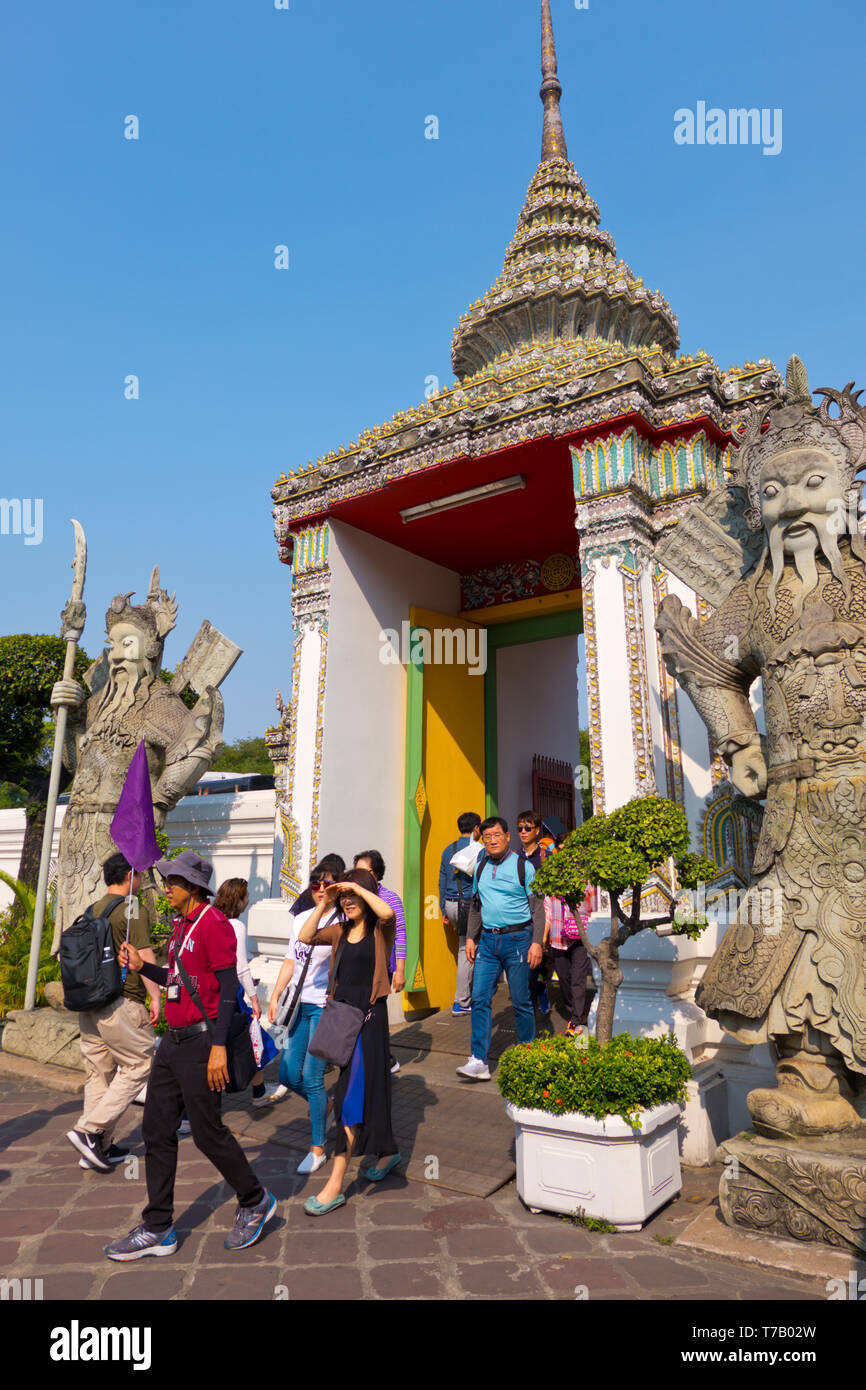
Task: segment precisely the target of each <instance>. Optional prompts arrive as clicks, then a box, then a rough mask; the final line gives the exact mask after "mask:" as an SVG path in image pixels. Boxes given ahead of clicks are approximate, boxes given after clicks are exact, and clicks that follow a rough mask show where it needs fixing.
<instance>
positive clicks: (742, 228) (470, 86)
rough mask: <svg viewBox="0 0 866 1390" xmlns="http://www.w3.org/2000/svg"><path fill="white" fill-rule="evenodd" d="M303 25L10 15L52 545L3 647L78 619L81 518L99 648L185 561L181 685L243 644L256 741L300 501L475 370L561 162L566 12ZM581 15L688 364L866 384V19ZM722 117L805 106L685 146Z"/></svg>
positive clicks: (388, 12)
mask: <svg viewBox="0 0 866 1390" xmlns="http://www.w3.org/2000/svg"><path fill="white" fill-rule="evenodd" d="M289 3H290V8H289V9H288V10H276V9H275V8H274V4H273V0H161V3H160V2H157V3H153V2H152V3H150V4H144V3H137V4H136V3H132V0H110V2H109V0H98V2H97V0H78V3H76V4H75V5H70V4H68V3H59V0H47V2H45V3H40V4H38V5H18V6H7V7H6V11H5V14H4V18H3V21H2V28H3V40H4V41H3V44H2V58H0V118H2V129H3V131H4V136H5V139H4V141H3V151H2V163H0V178H2V189H3V202H4V216H3V218H2V220H0V253H2V263H3V270H4V291H3V310H4V312H3V319H4V332H3V335H2V339H0V354H2V362H0V395H2V421H3V427H2V435H0V447H2V472H0V493H2V495H3V496H5V497H16V496H17V497H22V498H33V497H42V498H43V499H44V540H43V542H42V544H41V545H38V546H36V545H33V546H25V545H24V542H23V537H20V536H11V535H7V536H3V535H0V631H3V632H18V631H32V632H45V631H55V630H56V628H57V623H58V613H59V609H60V608H61V606H62V604H63V602H64V600H65V597H66V595H67V593H68V590H69V584H70V579H71V573H70V570H69V564H70V562H71V557H72V528H71V527H70V525H69V520H68V519H69V517H70V516H76V517H77V518H78V519H79V520H80V521H81V522H82V524H83V525H84V528H85V531H86V533H87V539H88V546H89V565H88V580H87V588H86V593H85V598H86V600H87V602H88V606H89V619H88V624H87V629H86V631H85V636H84V645H85V647H86V648H87V649H88V651H90V652H91V653H93V654H96V653H98V651H99V648H100V646H101V641H102V622H103V614H104V612H105V609H106V607H107V606H108V603H109V601H110V599H111V597H112V596H113V594H114V593H115V592H117V591H118V590H119V589H122V590H127V589H130V588H135V589H136V590H137V592H138V594H139V595H143V592H144V590H145V589H146V587H147V580H148V576H149V573H150V569H151V567H152V566H153V564H155V563H158V564H159V565H160V567H161V571H162V578H163V582H164V583H165V584H166V585H167V586H168V588H169V589H170V590H171V589H177V592H178V598H179V601H180V620H179V623H178V627H177V629H176V631H175V632H174V633H173V634H172V635H171V637H170V638H169V640H168V643H167V647H166V662H167V663H168V664H171V665H173V664H175V662H176V661H178V660H179V659H180V657H181V656H182V655H183V652H184V651H185V649H186V644H187V643H188V641H189V640H191V638H192V637H193V635H194V633H195V630H196V629H197V627H198V624H199V622H200V621H201V619H202V618H204V617H208V618H210V619H211V621H212V622H214V623H215V624H216V625H217V626H218V627H220V628H221V629H222V630H223V631H224V632H225V633H226V634H227V635H228V636H229V637H231V638H232V639H233V640H234V641H236V642H237V643H238V644H239V645H241V646H242V647H244V649H245V655H244V657H243V658H242V660H241V662H240V663H239V664H238V666H237V667H236V668H235V671H234V672H233V673H232V675H231V676H230V677H229V678H228V680H227V681H226V683H225V685H224V687H223V693H224V696H225V700H226V729H225V732H226V737H227V738H228V739H234V738H237V737H240V736H244V735H246V734H251V733H260V732H261V731H262V730H263V728H264V726H265V725H266V724H268V723H270V722H272V719H273V717H274V703H273V696H274V691H275V689H276V687H277V686H280V687H282V689H283V691H284V692H285V691H286V690H287V688H288V685H289V664H290V633H291V629H290V608H289V574H288V571H287V570H286V569H285V568H284V567H283V566H281V565H279V564H278V562H277V559H276V549H275V545H274V542H273V539H272V521H271V517H270V508H271V505H272V504H271V500H270V496H269V493H270V488H271V487H272V485H273V482H274V480H275V479H276V477H277V476H278V474H279V473H280V472H282V471H284V470H285V471H290V470H291V469H293V468H296V467H298V466H300V465H303V464H305V463H306V462H307V461H308V460H310V459H312V458H315V457H317V456H318V455H320V454H322V453H325V452H326V451H327V450H329V449H331V448H333V447H336V446H338V445H340V444H342V443H346V442H348V441H349V440H350V439H356V438H357V436H358V433H359V432H360V430H361V429H362V428H364V427H365V426H368V425H372V424H375V423H377V422H379V421H380V420H383V419H385V418H387V417H388V416H390V415H391V414H392V413H393V412H394V411H395V410H398V409H401V408H404V407H406V406H409V405H412V404H415V403H417V402H418V401H420V400H421V399H423V395H424V388H425V378H426V377H427V376H428V375H430V374H435V375H437V376H438V377H439V378H440V380H441V382H442V383H443V384H445V383H446V382H450V381H451V379H452V377H451V372H450V339H451V333H452V331H453V328H454V325H455V324H456V322H457V318H458V316H459V315H460V313H462V312H463V311H464V309H465V308H466V307H468V305H469V303H470V302H471V301H472V300H474V299H475V298H477V297H478V296H479V295H480V294H481V293H483V291H484V290H486V289H487V287H488V286H489V285H490V283H491V282H492V281H493V280H494V279H495V277H496V275H497V274H498V273H499V270H500V268H501V265H502V259H503V255H504V251H505V247H506V245H507V243H508V241H509V239H510V237H511V235H512V233H513V230H514V224H515V220H516V217H517V214H518V212H519V210H520V206H521V203H522V201H523V197H524V194H525V190H526V186H527V184H528V182H529V180H530V178H531V177H532V174H533V173H534V171H535V168H536V167H537V163H538V158H539V143H540V133H541V103H540V101H539V99H538V84H539V38H538V35H539V4H538V3H537V0H471V3H470V2H469V0H436V3H432V0H413V3H407V0H400V2H398V0H369V3H366V4H359V3H350V0H289ZM553 18H554V25H555V28H556V37H557V46H558V52H559V69H560V77H561V80H562V83H563V87H564V96H563V115H564V120H565V128H566V135H567V139H568V144H569V153H570V155H571V158H572V159H573V160H574V162H575V164H576V166H577V168H578V170H579V171H580V173H581V174H582V175H583V177H584V178H585V180H586V182H587V185H588V188H589V191H590V193H591V194H592V196H593V197H594V198H595V199H596V201H597V202H598V203H599V204H600V207H601V212H602V224H603V225H604V226H605V227H607V229H608V230H609V231H610V232H612V234H613V236H614V237H615V239H616V242H617V251H618V253H619V254H620V255H621V256H623V257H624V258H625V259H626V260H628V261H629V262H630V264H631V265H632V268H633V269H634V270H635V272H636V273H637V274H638V275H642V276H643V278H644V281H645V283H647V284H648V285H650V286H652V287H658V288H659V289H661V291H662V292H663V293H664V294H665V296H666V297H667V299H668V300H669V302H670V304H671V305H672V307H673V309H674V310H675V312H676V313H677V314H678V316H679V322H680V333H681V339H682V348H683V350H685V351H694V350H696V349H697V348H699V347H703V348H705V349H706V350H707V351H708V352H710V353H712V355H713V356H714V357H715V358H716V360H717V361H718V362H719V363H720V364H721V365H722V367H727V366H728V365H730V364H731V363H733V362H742V361H744V360H746V359H747V358H748V359H755V358H757V357H758V356H760V355H761V354H766V355H767V356H769V357H771V358H773V360H774V361H775V362H776V363H777V365H779V366H780V367H784V363H785V360H786V358H787V356H788V355H789V354H790V353H791V352H795V351H796V352H798V353H799V354H800V355H801V356H802V357H803V358H804V360H805V362H806V365H807V368H808V370H809V374H810V379H811V381H812V384H813V385H825V384H826V385H835V386H839V385H842V384H843V383H844V382H845V381H847V380H849V379H850V378H851V377H854V378H856V379H857V380H858V382H860V383H863V384H866V370H864V368H866V363H864V349H863V324H864V321H866V315H864V307H866V305H864V301H866V292H864V287H863V274H862V245H863V234H862V228H863V225H864V191H863V179H862V174H861V170H860V158H861V151H862V148H863V134H864V120H866V118H864V113H863V105H862V65H863V58H864V31H866V10H864V9H863V7H861V6H859V5H857V4H855V3H853V2H852V3H845V0H837V3H835V4H834V5H832V6H831V7H829V8H826V9H823V10H818V9H816V7H815V6H814V5H812V4H809V5H807V4H805V3H800V0H764V3H763V4H761V5H760V6H756V5H755V4H754V3H753V0H728V3H725V4H724V5H695V4H688V3H686V0H660V2H659V3H648V2H647V3H641V2H640V0H589V6H588V8H587V9H586V10H577V9H576V8H575V6H574V4H573V3H572V0H553ZM699 101H705V102H706V103H707V105H708V106H720V107H722V108H728V107H738V106H747V107H751V106H756V107H759V108H764V107H766V108H770V109H774V108H777V107H778V108H781V109H782V112H783V127H782V129H783V142H782V150H781V153H780V154H778V155H777V156H766V155H763V154H762V152H761V149H760V147H754V146H746V147H741V146H733V147H730V146H725V147H722V146H708V145H703V146H699V145H695V146H681V145H677V144H676V143H675V142H674V139H673V132H674V111H675V110H677V109H678V108H683V107H690V108H692V109H695V108H696V106H697V103H698V102H699ZM431 114H433V115H436V116H437V117H438V119H439V139H438V140H427V139H425V138H424V129H425V118H426V117H427V116H428V115H431ZM128 115H136V116H137V117H138V118H139V121H140V138H139V139H138V140H136V141H132V140H126V139H124V118H125V117H127V116H128ZM279 244H285V245H287V246H288V247H289V251H290V268H289V270H287V271H278V270H276V269H275V268H274V247H275V246H276V245H279ZM130 374H135V375H136V376H138V377H139V381H140V398H139V399H138V400H127V399H125V398H124V380H125V378H126V377H127V376H128V375H130Z"/></svg>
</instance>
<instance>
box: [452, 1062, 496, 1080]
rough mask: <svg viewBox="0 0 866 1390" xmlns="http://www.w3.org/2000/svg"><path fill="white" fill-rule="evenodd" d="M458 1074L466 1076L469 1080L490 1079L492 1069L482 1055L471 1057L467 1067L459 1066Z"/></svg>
mask: <svg viewBox="0 0 866 1390" xmlns="http://www.w3.org/2000/svg"><path fill="white" fill-rule="evenodd" d="M457 1075H458V1076H465V1077H467V1078H468V1080H469V1081H489V1080H490V1069H489V1067H488V1066H487V1063H486V1062H482V1061H481V1059H480V1057H470V1058H469V1061H468V1062H467V1063H466V1065H465V1067H458V1068H457Z"/></svg>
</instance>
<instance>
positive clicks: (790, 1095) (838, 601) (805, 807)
mask: <svg viewBox="0 0 866 1390" xmlns="http://www.w3.org/2000/svg"><path fill="white" fill-rule="evenodd" d="M852 387H853V382H851V383H849V384H848V386H846V387H845V389H844V390H843V391H841V392H838V391H833V390H829V389H825V388H821V390H820V391H819V393H818V394H820V395H822V396H823V397H824V399H823V401H822V403H821V405H820V407H816V406H814V405H813V403H812V397H811V393H810V391H809V387H808V382H807V380H806V375H805V371H804V369H803V367H802V364H801V363H800V362H799V360H798V359H797V358H792V359H791V362H790V363H789V366H788V391H787V399H786V401H785V402H784V403H783V404H781V405H775V406H773V407H771V408H770V409H769V411H766V410H765V411H761V412H759V411H757V410H756V409H755V408H754V407H752V408H751V414H750V416H749V417H748V419H747V422H746V427H745V430H744V433H743V435H742V439H741V443H740V447H739V449H738V450H737V451H736V454H735V459H734V470H735V471H734V474H733V477H732V478H731V483H730V486H729V488H728V489H727V498H726V501H727V504H728V508H729V512H730V515H731V517H732V518H733V519H734V521H735V523H736V524H737V525H738V526H742V523H743V519H745V521H746V522H747V523H748V527H749V528H750V530H751V533H752V537H751V542H750V541H749V540H748V539H747V540H746V541H745V542H744V543H743V545H742V546H741V555H742V556H745V557H746V560H745V562H744V565H743V567H742V568H743V571H744V572H743V573H741V574H738V573H737V566H736V565H733V566H731V565H729V566H728V568H729V576H728V581H727V582H726V584H725V587H724V592H725V595H726V596H725V597H723V598H722V600H721V602H720V603H719V606H718V608H717V609H716V611H715V613H714V614H713V615H712V616H711V617H710V618H709V619H708V620H707V621H706V622H698V621H697V620H696V619H695V618H693V617H692V615H691V614H690V612H689V611H688V609H687V608H685V607H684V606H683V604H682V603H681V602H680V601H679V599H677V598H676V597H673V596H672V597H669V598H667V599H666V600H665V601H664V603H663V604H662V607H661V610H660V614H659V618H658V624H657V626H658V630H659V632H660V634H661V642H662V650H663V653H664V656H665V659H666V663H667V666H668V669H669V671H671V673H672V674H674V675H676V676H677V678H678V679H679V681H680V683H681V685H682V686H683V687H684V688H685V690H686V691H687V692H688V694H689V695H690V697H691V699H692V700H693V702H694V704H695V706H696V708H697V710H698V711H699V713H700V715H701V716H702V718H703V720H704V722H705V723H706V725H707V727H708V729H709V732H710V736H711V738H712V740H713V743H714V745H715V747H716V749H717V751H718V752H719V753H720V754H721V755H722V756H723V757H724V759H725V761H726V762H727V763H728V765H729V767H730V777H731V781H732V782H733V783H734V786H735V787H736V788H737V789H738V790H739V791H740V792H742V793H743V794H744V795H745V796H751V797H759V796H763V795H764V794H766V808H765V813H764V819H763V825H762V830H761V835H760V839H759V842H758V848H757V852H756V855H755V860H754V866H753V872H754V875H755V880H754V884H753V888H752V890H751V892H752V893H755V892H756V891H758V892H761V891H762V890H763V893H764V894H765V893H766V890H768V889H770V890H775V892H776V897H775V899H774V901H775V902H776V903H778V904H780V905H781V911H780V912H777V913H775V914H774V915H773V918H772V921H771V922H770V924H767V923H766V920H762V918H764V919H765V918H766V914H765V913H762V912H758V911H750V906H751V904H750V902H749V900H747V903H746V905H745V906H744V908H743V909H741V911H740V912H739V914H738V918H737V920H736V921H735V922H734V923H733V924H732V925H731V926H730V927H729V928H728V931H727V932H726V934H725V936H724V938H723V940H722V942H721V945H720V946H719V949H718V951H717V952H716V955H715V957H714V959H713V961H712V962H711V964H710V967H709V969H708V970H707V973H706V975H705V977H704V979H703V981H702V982H701V985H700V988H699V990H698V993H697V999H698V1002H699V1003H700V1005H701V1006H702V1007H703V1008H704V1009H705V1010H706V1012H707V1013H708V1014H710V1016H711V1017H714V1018H717V1019H718V1020H719V1022H720V1023H721V1024H722V1026H723V1027H724V1028H725V1029H726V1030H727V1031H728V1032H730V1033H733V1034H734V1035H735V1036H736V1037H738V1038H739V1039H741V1040H742V1041H744V1042H747V1043H751V1042H757V1041H763V1040H765V1039H767V1038H770V1039H772V1040H773V1042H774V1043H775V1046H776V1049H777V1056H778V1062H777V1068H776V1070H777V1082H778V1089H772V1088H769V1089H761V1090H755V1091H752V1092H751V1093H750V1095H749V1097H748V1104H749V1109H750V1112H751V1114H752V1117H753V1120H754V1124H755V1129H756V1130H758V1131H759V1132H760V1133H763V1134H765V1135H769V1136H771V1137H775V1138H778V1137H788V1136H794V1137H796V1136H804V1135H820V1134H828V1133H838V1132H842V1131H845V1130H855V1129H861V1127H862V1126H863V1122H862V1121H861V1119H860V1116H859V1114H858V1107H859V1109H860V1110H862V1109H863V1103H864V1098H866V543H864V537H863V534H862V531H861V529H860V527H861V523H860V521H859V515H858V505H857V504H858V501H859V497H860V491H861V488H860V486H859V484H858V482H857V475H858V473H860V472H861V470H862V469H863V466H864V463H866V411H864V409H863V408H862V407H861V406H860V405H859V404H858V400H857V398H858V397H859V395H860V394H861V393H860V392H859V391H858V392H856V393H855V394H852ZM831 405H832V406H834V407H835V408H836V409H837V411H838V414H834V415H832V416H831V414H830V408H831ZM708 511H709V512H710V513H711V514H714V519H713V517H712V515H711V521H710V524H709V527H708V535H709V534H710V532H711V530H712V527H713V526H715V527H716V528H717V529H718V524H719V520H718V519H719V506H718V500H717V499H716V501H715V502H714V503H713V506H712V508H710V509H708ZM726 530H727V533H728V536H729V537H730V535H731V534H732V533H733V526H731V527H727V528H726ZM846 531H847V534H846ZM757 540H760V545H759V546H757V547H756V546H755V545H754V542H755V541H757ZM722 549H723V547H719V549H718V553H720V554H721V553H722ZM755 555H757V558H755ZM660 558H662V559H663V556H660ZM679 572H680V573H681V575H683V577H685V575H684V573H683V570H682V568H681V569H680V571H679ZM758 676H760V677H761V678H762V680H763V690H764V710H765V718H766V740H765V742H764V741H762V739H761V737H760V736H759V733H758V729H757V727H756V723H755V718H754V715H753V713H752V709H751V706H750V703H749V688H750V686H751V685H752V683H753V681H754V680H755V679H756V677H758ZM762 900H763V901H766V898H765V897H764V898H763V899H762Z"/></svg>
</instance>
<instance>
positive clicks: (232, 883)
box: [213, 878, 279, 1109]
mask: <svg viewBox="0 0 866 1390" xmlns="http://www.w3.org/2000/svg"><path fill="white" fill-rule="evenodd" d="M213 905H214V907H215V908H216V910H217V911H218V912H222V913H223V914H224V916H226V917H227V918H228V919H229V922H230V923H231V926H232V930H233V931H234V934H235V940H236V941H237V943H238V957H237V972H238V980H239V981H240V990H242V991H243V993H241V992H240V991H239V992H238V1004H239V1005H240V1006H241V1008H242V1009H243V1010H244V1012H246V1013H247V1014H249V1016H250V1017H251V1018H254V1019H255V1020H256V1021H257V1022H258V1020H259V1019H260V1018H261V1016H262V1006H261V1004H260V1003H259V996H258V991H257V990H256V982H255V980H254V979H253V974H252V971H251V970H250V962H249V958H248V956H247V929H246V926H245V925H244V923H243V921H242V920H241V915H242V913H244V912H246V910H247V908H248V907H249V905H250V887H249V883H248V882H247V880H246V879H245V878H227V879H226V880H225V882H224V883H221V884H220V886H219V889H218V890H217V895H216V897H215V898H214V900H213ZM244 999H245V1001H246V1002H245V1004H244V1003H242V1000H244ZM262 1047H263V1050H262V1056H261V1061H260V1062H259V1069H258V1071H257V1072H256V1074H255V1076H254V1077H253V1082H252V1086H253V1108H254V1109H259V1108H260V1107H261V1106H264V1105H269V1104H270V1103H271V1101H272V1100H273V1099H274V1097H275V1095H276V1093H277V1091H278V1089H279V1087H278V1086H276V1085H275V1084H273V1083H271V1082H266V1081H265V1076H264V1068H265V1067H266V1066H267V1064H268V1062H271V1061H273V1059H274V1058H275V1057H276V1055H277V1048H276V1044H275V1043H274V1041H273V1039H272V1038H271V1036H270V1034H269V1033H266V1032H265V1031H264V1029H262Z"/></svg>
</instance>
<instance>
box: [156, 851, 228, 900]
mask: <svg viewBox="0 0 866 1390" xmlns="http://www.w3.org/2000/svg"><path fill="white" fill-rule="evenodd" d="M153 867H154V868H155V869H156V872H157V873H158V874H161V875H162V877H163V878H168V877H169V875H171V876H172V877H175V878H182V879H184V880H185V881H186V882H187V883H191V884H193V885H194V886H195V887H196V888H206V889H207V890H208V892H210V891H211V887H210V881H211V879H212V878H213V864H210V863H209V862H208V860H207V859H202V857H201V855H200V854H194V853H193V851H192V850H191V849H185V850H184V851H183V852H182V853H181V854H179V855H178V856H177V858H175V859H159V860H157V862H156V863H155V864H154V866H153Z"/></svg>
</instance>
